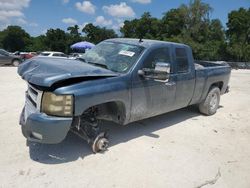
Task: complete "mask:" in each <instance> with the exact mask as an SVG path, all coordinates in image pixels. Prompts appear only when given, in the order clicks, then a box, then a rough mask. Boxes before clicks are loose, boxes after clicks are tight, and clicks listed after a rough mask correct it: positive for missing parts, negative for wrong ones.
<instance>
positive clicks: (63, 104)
mask: <svg viewBox="0 0 250 188" xmlns="http://www.w3.org/2000/svg"><path fill="white" fill-rule="evenodd" d="M41 111H42V112H44V113H45V114H47V115H53V116H63V117H65V116H66V117H69V116H72V115H73V95H56V94H54V93H51V92H44V94H43V98H42V108H41Z"/></svg>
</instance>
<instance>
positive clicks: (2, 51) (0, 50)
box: [0, 49, 9, 55]
mask: <svg viewBox="0 0 250 188" xmlns="http://www.w3.org/2000/svg"><path fill="white" fill-rule="evenodd" d="M0 53H1V54H2V55H9V52H7V51H5V50H3V49H0Z"/></svg>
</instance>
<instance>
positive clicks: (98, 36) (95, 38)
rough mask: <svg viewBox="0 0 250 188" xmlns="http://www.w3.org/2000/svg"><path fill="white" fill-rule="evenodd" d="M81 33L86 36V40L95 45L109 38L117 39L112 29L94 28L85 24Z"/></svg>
mask: <svg viewBox="0 0 250 188" xmlns="http://www.w3.org/2000/svg"><path fill="white" fill-rule="evenodd" d="M82 32H84V33H85V34H86V39H87V40H88V41H90V42H93V43H95V44H97V43H99V42H101V41H103V40H105V39H109V38H116V37H118V36H117V34H116V33H115V31H114V30H113V29H106V28H105V27H103V28H101V27H99V26H94V25H93V24H87V25H86V26H85V27H84V28H83V29H82Z"/></svg>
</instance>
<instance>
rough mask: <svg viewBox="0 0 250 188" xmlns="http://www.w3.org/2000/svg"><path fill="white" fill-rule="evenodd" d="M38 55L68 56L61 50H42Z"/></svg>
mask: <svg viewBox="0 0 250 188" xmlns="http://www.w3.org/2000/svg"><path fill="white" fill-rule="evenodd" d="M39 56H40V57H53V58H68V56H67V55H66V54H64V53H62V52H54V51H44V52H41V53H40V54H39Z"/></svg>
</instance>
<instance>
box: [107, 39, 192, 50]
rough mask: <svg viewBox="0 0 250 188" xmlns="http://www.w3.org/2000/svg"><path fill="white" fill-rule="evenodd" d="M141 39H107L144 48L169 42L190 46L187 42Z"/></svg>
mask: <svg viewBox="0 0 250 188" xmlns="http://www.w3.org/2000/svg"><path fill="white" fill-rule="evenodd" d="M141 40H142V42H140V39H134V38H113V39H107V40H105V41H108V42H120V43H126V44H131V45H137V46H142V47H144V48H149V47H150V46H152V45H157V44H168V45H170V44H173V45H175V46H180V47H189V46H187V45H185V44H181V43H175V42H167V41H160V40H150V39H141Z"/></svg>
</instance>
